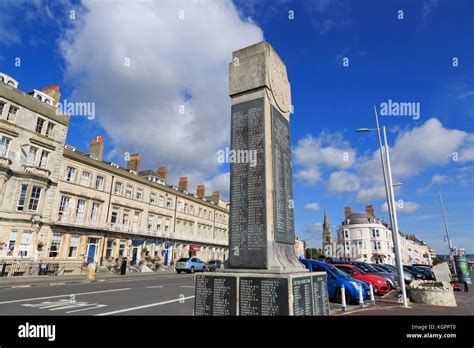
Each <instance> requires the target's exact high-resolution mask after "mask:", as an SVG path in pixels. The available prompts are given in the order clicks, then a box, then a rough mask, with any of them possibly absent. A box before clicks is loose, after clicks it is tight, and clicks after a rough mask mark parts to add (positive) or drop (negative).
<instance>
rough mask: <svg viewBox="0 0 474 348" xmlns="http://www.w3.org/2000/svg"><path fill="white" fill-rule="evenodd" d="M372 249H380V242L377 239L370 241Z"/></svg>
mask: <svg viewBox="0 0 474 348" xmlns="http://www.w3.org/2000/svg"><path fill="white" fill-rule="evenodd" d="M372 249H373V250H381V249H382V247H381V245H380V242H379V241H378V240H377V241H375V240H374V241H373V242H372Z"/></svg>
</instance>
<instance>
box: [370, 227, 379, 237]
mask: <svg viewBox="0 0 474 348" xmlns="http://www.w3.org/2000/svg"><path fill="white" fill-rule="evenodd" d="M372 237H373V238H376V237H380V231H379V230H377V229H375V228H373V229H372Z"/></svg>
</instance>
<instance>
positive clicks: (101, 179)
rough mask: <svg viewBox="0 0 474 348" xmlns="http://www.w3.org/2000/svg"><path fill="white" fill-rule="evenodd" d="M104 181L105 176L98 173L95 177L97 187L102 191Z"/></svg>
mask: <svg viewBox="0 0 474 348" xmlns="http://www.w3.org/2000/svg"><path fill="white" fill-rule="evenodd" d="M104 182H105V178H104V177H103V176H101V175H97V176H96V178H95V189H96V190H101V191H102V190H103V189H104Z"/></svg>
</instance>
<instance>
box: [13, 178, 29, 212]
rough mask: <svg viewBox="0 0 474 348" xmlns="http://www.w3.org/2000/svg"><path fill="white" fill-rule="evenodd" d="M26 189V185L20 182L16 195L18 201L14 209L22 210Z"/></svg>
mask: <svg viewBox="0 0 474 348" xmlns="http://www.w3.org/2000/svg"><path fill="white" fill-rule="evenodd" d="M27 191H28V185H25V184H22V185H21V186H20V193H19V195H18V203H17V205H16V210H18V211H22V210H24V209H25V202H26V193H27Z"/></svg>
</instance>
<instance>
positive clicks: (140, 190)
mask: <svg viewBox="0 0 474 348" xmlns="http://www.w3.org/2000/svg"><path fill="white" fill-rule="evenodd" d="M59 98H60V94H59V88H58V87H57V86H51V87H49V88H46V89H44V90H43V91H38V90H34V91H33V92H31V93H29V94H26V93H24V92H22V91H20V90H19V89H18V82H17V81H16V80H14V79H12V78H11V77H9V76H8V75H5V74H2V73H0V273H4V272H5V267H4V266H5V265H15V264H17V263H19V261H32V264H33V262H36V263H46V264H52V263H54V264H55V265H59V266H60V267H61V269H62V273H74V272H78V271H79V270H80V269H81V268H83V267H84V265H85V264H86V263H88V262H92V261H93V262H96V263H98V264H99V266H100V265H103V266H107V265H108V264H110V263H113V262H117V260H118V259H120V258H122V257H127V258H128V260H133V261H134V262H138V261H140V259H141V258H142V257H143V256H144V255H146V256H149V257H155V256H158V255H160V256H162V257H164V258H165V261H167V262H168V263H170V262H171V261H172V260H174V259H176V258H178V257H182V256H188V255H189V254H190V253H191V254H193V255H196V256H197V257H200V258H202V259H203V260H205V261H206V260H208V259H212V258H218V259H225V258H226V257H227V253H228V251H227V248H228V206H227V204H226V202H223V201H222V200H220V197H219V193H214V194H213V196H210V197H205V195H204V187H203V186H202V185H200V187H201V190H200V194H199V195H194V194H190V193H189V192H188V190H187V179H186V180H185V181H186V182H183V183H180V184H179V186H180V187H179V188H177V187H174V186H169V185H167V184H166V175H165V176H164V177H163V173H156V172H154V171H145V172H139V171H138V168H139V166H138V164H139V157H138V156H137V155H136V156H134V157H133V158H132V160H133V161H129V163H128V166H130V164H133V168H134V169H136V170H132V169H130V168H127V169H126V168H121V167H120V166H118V165H116V164H113V163H109V162H105V161H102V152H103V142H102V139H100V138H96V139H94V141H93V142H92V144H91V147H90V150H91V151H90V153H89V154H85V153H82V152H80V151H77V150H76V149H74V148H73V147H69V146H67V145H65V139H66V135H67V130H68V126H69V117H68V116H67V115H58V114H57V113H56V107H57V105H58V102H59ZM137 159H138V163H137ZM131 162H133V163H131ZM159 174H160V175H161V177H160V175H159ZM165 174H166V173H165ZM182 179H184V178H182ZM23 263H25V262H23ZM2 266H3V268H2ZM31 267H33V266H30V268H29V269H21V270H19V273H22V274H23V273H24V274H31V275H34V274H37V273H38V268H37V267H36V266H34V269H33V268H31ZM7 272H8V270H7ZM11 272H13V271H11ZM0 275H4V274H0Z"/></svg>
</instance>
